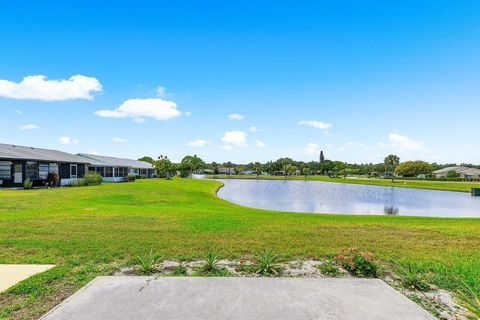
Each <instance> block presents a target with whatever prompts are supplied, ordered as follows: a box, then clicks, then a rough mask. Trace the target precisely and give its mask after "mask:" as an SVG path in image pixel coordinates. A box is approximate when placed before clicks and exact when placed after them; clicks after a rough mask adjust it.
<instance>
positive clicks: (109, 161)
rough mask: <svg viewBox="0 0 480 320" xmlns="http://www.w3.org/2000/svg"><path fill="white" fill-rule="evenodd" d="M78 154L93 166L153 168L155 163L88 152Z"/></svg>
mask: <svg viewBox="0 0 480 320" xmlns="http://www.w3.org/2000/svg"><path fill="white" fill-rule="evenodd" d="M78 156H80V157H83V158H84V159H86V160H87V161H88V162H89V163H91V164H92V165H93V166H102V167H131V168H138V169H153V165H152V164H151V163H148V162H145V161H139V160H132V159H123V158H115V157H108V156H100V155H96V154H88V153H79V154H78Z"/></svg>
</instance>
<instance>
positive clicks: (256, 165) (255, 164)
mask: <svg viewBox="0 0 480 320" xmlns="http://www.w3.org/2000/svg"><path fill="white" fill-rule="evenodd" d="M254 166H255V172H256V173H257V180H258V176H259V172H260V170H262V168H261V164H260V162H255V163H254Z"/></svg>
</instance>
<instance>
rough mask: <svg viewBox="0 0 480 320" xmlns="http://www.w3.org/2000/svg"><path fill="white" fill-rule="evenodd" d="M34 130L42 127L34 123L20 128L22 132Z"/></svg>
mask: <svg viewBox="0 0 480 320" xmlns="http://www.w3.org/2000/svg"><path fill="white" fill-rule="evenodd" d="M33 129H40V127H39V126H37V125H36V124H33V123H28V124H24V125H21V126H20V130H33Z"/></svg>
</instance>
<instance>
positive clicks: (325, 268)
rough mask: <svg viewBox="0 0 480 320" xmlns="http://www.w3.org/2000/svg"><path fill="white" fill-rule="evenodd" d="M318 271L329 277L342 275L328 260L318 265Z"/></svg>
mask: <svg viewBox="0 0 480 320" xmlns="http://www.w3.org/2000/svg"><path fill="white" fill-rule="evenodd" d="M318 270H320V272H321V273H323V274H324V275H327V276H329V277H339V276H340V275H341V274H342V273H341V272H340V269H338V267H337V266H336V265H335V264H334V263H333V261H332V260H331V259H328V260H327V261H325V263H322V264H321V265H319V266H318Z"/></svg>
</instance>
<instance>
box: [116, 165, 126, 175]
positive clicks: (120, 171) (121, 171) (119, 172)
mask: <svg viewBox="0 0 480 320" xmlns="http://www.w3.org/2000/svg"><path fill="white" fill-rule="evenodd" d="M127 175H128V168H124V167H119V168H117V169H116V175H115V176H117V177H126V176H127Z"/></svg>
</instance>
